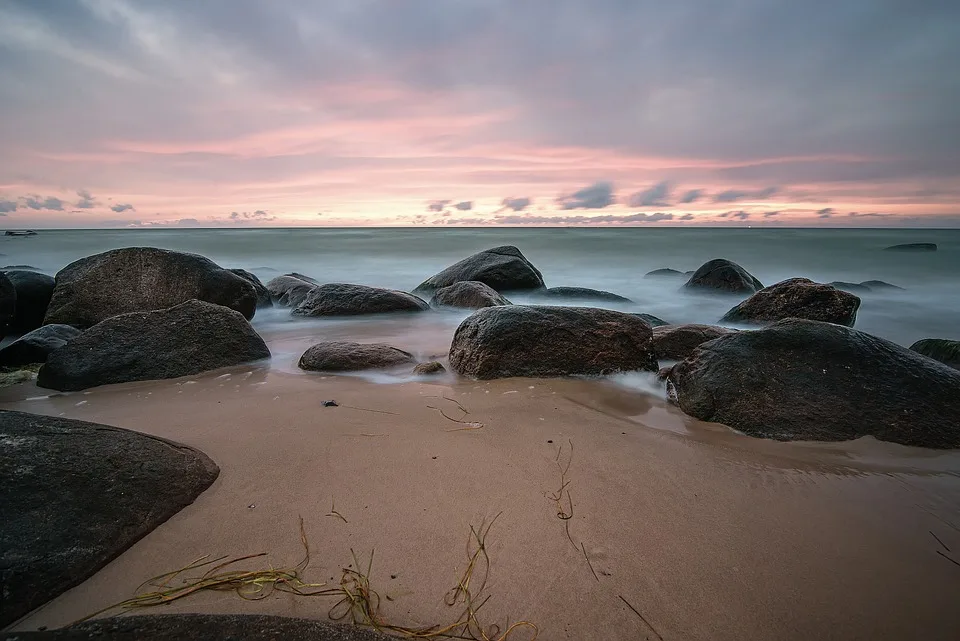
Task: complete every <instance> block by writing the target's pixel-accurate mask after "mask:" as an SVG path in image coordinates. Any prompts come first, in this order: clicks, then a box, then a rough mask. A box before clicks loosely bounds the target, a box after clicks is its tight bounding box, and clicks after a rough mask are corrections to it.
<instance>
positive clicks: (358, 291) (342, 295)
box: [293, 283, 430, 316]
mask: <svg viewBox="0 0 960 641" xmlns="http://www.w3.org/2000/svg"><path fill="white" fill-rule="evenodd" d="M428 309H430V306H429V305H427V304H426V303H425V302H424V301H423V300H422V299H420V298H417V297H416V296H414V295H413V294H408V293H406V292H399V291H396V290H393V289H382V288H380V287H367V286H366V285H348V284H344V283H327V284H326V285H318V286H316V287H314V288H313V289H311V290H310V292H309V293H308V294H307V297H306V298H305V299H303V302H301V303H300V304H299V305H298V306H297V307H296V308H295V309H294V310H293V314H294V315H296V316H355V315H360V314H385V313H388V312H422V311H425V310H428Z"/></svg>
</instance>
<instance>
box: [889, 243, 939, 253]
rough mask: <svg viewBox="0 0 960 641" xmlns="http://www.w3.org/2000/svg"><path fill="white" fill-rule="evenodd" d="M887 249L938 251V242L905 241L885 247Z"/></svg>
mask: <svg viewBox="0 0 960 641" xmlns="http://www.w3.org/2000/svg"><path fill="white" fill-rule="evenodd" d="M884 250H885V251H898V252H935V251H937V244H936V243H903V244H902V245H891V246H889V247H884Z"/></svg>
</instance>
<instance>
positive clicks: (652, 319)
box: [633, 314, 670, 327]
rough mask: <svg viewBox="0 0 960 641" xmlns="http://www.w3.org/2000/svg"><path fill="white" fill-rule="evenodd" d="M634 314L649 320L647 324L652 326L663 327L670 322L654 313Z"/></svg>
mask: <svg viewBox="0 0 960 641" xmlns="http://www.w3.org/2000/svg"><path fill="white" fill-rule="evenodd" d="M633 316H636V317H637V318H642V319H643V320H645V321H647V325H649V326H650V327H661V326H663V325H669V324H670V323H668V322H667V321H665V320H663V319H662V318H657V317H656V316H654V315H653V314H633Z"/></svg>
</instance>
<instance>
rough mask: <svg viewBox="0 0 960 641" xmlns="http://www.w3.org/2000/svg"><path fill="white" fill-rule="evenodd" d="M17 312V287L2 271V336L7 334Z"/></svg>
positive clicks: (0, 318) (0, 314) (0, 300)
mask: <svg viewBox="0 0 960 641" xmlns="http://www.w3.org/2000/svg"><path fill="white" fill-rule="evenodd" d="M16 314H17V289H16V287H14V286H13V282H12V281H11V280H10V279H9V278H7V276H6V274H4V273H3V272H0V338H3V337H4V336H6V335H7V331H8V330H9V329H10V325H12V324H13V319H14V317H15V316H16Z"/></svg>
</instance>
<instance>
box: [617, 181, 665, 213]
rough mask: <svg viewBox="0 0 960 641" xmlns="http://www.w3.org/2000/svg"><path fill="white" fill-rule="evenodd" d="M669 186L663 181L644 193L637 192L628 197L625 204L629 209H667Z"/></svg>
mask: <svg viewBox="0 0 960 641" xmlns="http://www.w3.org/2000/svg"><path fill="white" fill-rule="evenodd" d="M670 191H671V185H670V183H669V182H668V181H666V180H664V181H662V182H658V183H657V184H656V185H653V186H652V187H650V188H649V189H645V190H644V191H638V192H637V193H635V194H633V195H632V196H630V198H629V199H628V200H627V204H628V205H630V206H631V207H669V206H670V203H669V202H668V200H669V198H670Z"/></svg>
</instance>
